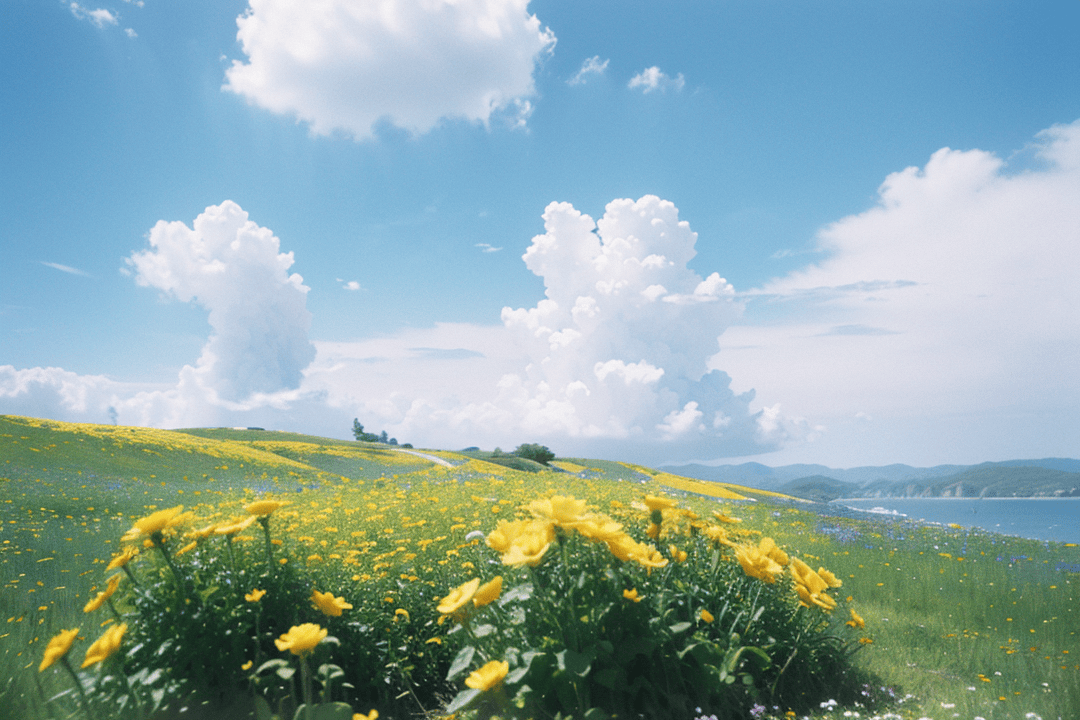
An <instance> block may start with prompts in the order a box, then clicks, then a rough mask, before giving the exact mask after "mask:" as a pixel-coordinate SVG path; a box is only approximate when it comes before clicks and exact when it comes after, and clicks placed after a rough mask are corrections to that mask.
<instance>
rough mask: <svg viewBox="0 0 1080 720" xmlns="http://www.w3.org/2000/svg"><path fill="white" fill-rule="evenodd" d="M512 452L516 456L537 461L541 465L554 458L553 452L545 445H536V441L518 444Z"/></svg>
mask: <svg viewBox="0 0 1080 720" xmlns="http://www.w3.org/2000/svg"><path fill="white" fill-rule="evenodd" d="M514 454H515V455H517V456H518V457H521V458H525V459H526V460H532V461H533V462H538V463H540V464H541V465H547V464H548V463H549V462H550V461H552V460H554V459H555V453H553V452H551V450H549V449H548V448H547V447H546V446H544V445H537V444H536V443H526V444H524V445H518V447H517V450H515V451H514Z"/></svg>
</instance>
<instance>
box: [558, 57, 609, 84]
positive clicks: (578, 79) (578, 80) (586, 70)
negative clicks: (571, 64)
mask: <svg viewBox="0 0 1080 720" xmlns="http://www.w3.org/2000/svg"><path fill="white" fill-rule="evenodd" d="M608 62H609V61H608V60H601V59H600V56H599V55H593V56H592V57H591V58H587V59H586V60H585V62H583V63H581V69H579V70H578V71H577V72H576V73H574V76H573V77H572V78H570V79H569V80H567V81H566V84H567V85H582V84H584V83H585V82H587V81H588V80H589V78H590V77H592V76H594V75H603V74H604V71H605V70H607V66H608Z"/></svg>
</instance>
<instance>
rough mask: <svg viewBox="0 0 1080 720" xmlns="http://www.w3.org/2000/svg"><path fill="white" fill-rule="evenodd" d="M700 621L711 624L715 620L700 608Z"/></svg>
mask: <svg viewBox="0 0 1080 720" xmlns="http://www.w3.org/2000/svg"><path fill="white" fill-rule="evenodd" d="M701 619H702V620H704V621H705V622H707V623H711V622H712V621H713V620H715V619H716V618H714V617H713V614H712V613H711V612H709V611H708V610H706V609H705V608H701Z"/></svg>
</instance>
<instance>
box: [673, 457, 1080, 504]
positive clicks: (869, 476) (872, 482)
mask: <svg viewBox="0 0 1080 720" xmlns="http://www.w3.org/2000/svg"><path fill="white" fill-rule="evenodd" d="M664 470H665V471H667V472H671V473H674V474H677V475H683V476H685V477H691V478H697V479H698V480H711V481H714V482H727V483H736V484H740V485H749V486H750V487H756V488H759V489H762V490H772V491H775V492H782V493H786V494H788V495H795V496H796V497H803V498H807V499H810V500H817V501H819V502H828V501H829V500H835V499H836V498H840V497H848V498H855V497H862V498H878V497H1080V460H1072V459H1068V458H1046V459H1043V460H1006V461H1003V462H985V463H980V464H978V465H936V466H934V467H929V468H919V467H912V466H910V465H899V464H898V465H884V466H881V467H857V468H849V469H847V470H837V469H834V468H830V467H826V466H824V465H784V466H782V467H769V466H767V465H762V464H761V463H755V462H749V463H742V464H740V465H715V466H710V465H699V464H690V465H669V466H666V467H665V468H664Z"/></svg>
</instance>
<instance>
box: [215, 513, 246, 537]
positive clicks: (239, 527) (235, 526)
mask: <svg viewBox="0 0 1080 720" xmlns="http://www.w3.org/2000/svg"><path fill="white" fill-rule="evenodd" d="M253 522H255V515H248V516H247V517H240V518H233V519H232V520H231V521H230V522H228V523H222V524H220V525H217V526H215V527H214V533H215V534H216V535H235V534H236V533H238V532H241V531H243V530H247V529H248V528H249V527H251V524H252V523H253Z"/></svg>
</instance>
